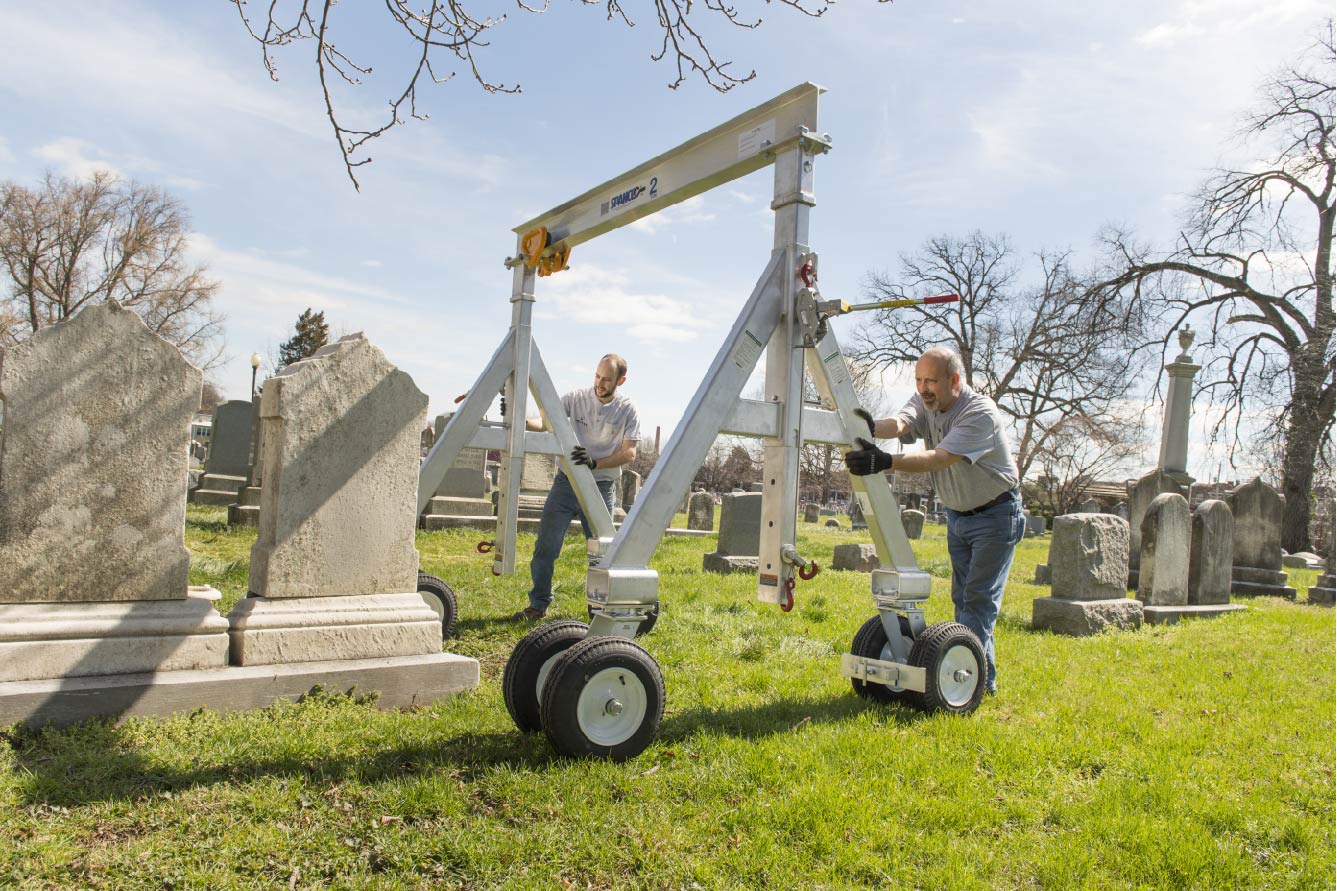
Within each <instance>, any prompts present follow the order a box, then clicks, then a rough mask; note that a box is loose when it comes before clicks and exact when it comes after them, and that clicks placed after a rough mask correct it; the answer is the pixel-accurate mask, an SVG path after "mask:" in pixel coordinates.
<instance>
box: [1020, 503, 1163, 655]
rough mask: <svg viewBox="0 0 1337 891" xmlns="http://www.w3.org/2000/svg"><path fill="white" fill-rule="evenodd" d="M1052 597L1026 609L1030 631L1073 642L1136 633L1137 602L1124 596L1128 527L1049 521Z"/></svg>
mask: <svg viewBox="0 0 1337 891" xmlns="http://www.w3.org/2000/svg"><path fill="white" fill-rule="evenodd" d="M1046 569H1047V570H1048V571H1049V574H1050V578H1052V580H1053V594H1052V596H1049V597H1039V598H1036V599H1035V601H1033V603H1032V605H1031V625H1032V627H1034V628H1036V629H1038V630H1047V631H1053V632H1054V633H1056V634H1066V635H1070V636H1073V637H1084V636H1087V635H1091V634H1096V633H1098V632H1099V631H1101V630H1102V629H1104V628H1106V627H1114V628H1123V629H1128V628H1137V627H1139V626H1141V624H1142V617H1143V606H1142V604H1141V602H1139V601H1137V600H1133V599H1131V598H1129V597H1128V596H1127V589H1126V588H1125V587H1124V586H1125V584H1126V583H1127V579H1128V523H1127V522H1126V521H1124V520H1122V519H1120V518H1119V517H1115V516H1112V515H1109V514H1065V515H1063V516H1060V517H1055V518H1054V528H1053V538H1052V539H1051V541H1050V545H1049V565H1048V566H1047V567H1046Z"/></svg>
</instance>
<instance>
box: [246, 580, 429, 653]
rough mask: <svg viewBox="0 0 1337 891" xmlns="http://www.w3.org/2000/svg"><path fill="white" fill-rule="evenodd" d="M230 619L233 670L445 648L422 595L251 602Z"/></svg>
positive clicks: (371, 595)
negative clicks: (252, 666) (242, 667)
mask: <svg viewBox="0 0 1337 891" xmlns="http://www.w3.org/2000/svg"><path fill="white" fill-rule="evenodd" d="M227 620H228V622H229V623H230V626H231V627H230V629H229V631H228V635H229V636H230V637H231V657H230V659H229V660H228V661H229V662H231V664H233V665H281V664H290V663H294V662H317V661H323V660H327V659H329V658H330V657H334V658H336V659H376V658H382V657H392V656H415V655H424V654H429V653H435V652H438V651H440V649H441V620H440V618H439V617H438V616H437V614H436V612H435V611H434V610H433V609H432V608H431V607H430V606H428V605H427V603H426V602H425V601H424V600H423V598H422V595H421V594H419V593H418V592H416V591H411V592H405V593H402V594H354V595H348V596H344V597H292V598H268V597H245V598H242V599H241V600H240V601H238V603H237V605H236V606H235V607H233V609H232V612H230V613H228V617H227Z"/></svg>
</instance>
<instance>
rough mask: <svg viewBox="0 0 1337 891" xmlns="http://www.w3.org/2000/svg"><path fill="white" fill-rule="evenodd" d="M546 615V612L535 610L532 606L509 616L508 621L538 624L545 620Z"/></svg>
mask: <svg viewBox="0 0 1337 891" xmlns="http://www.w3.org/2000/svg"><path fill="white" fill-rule="evenodd" d="M545 613H546V610H541V609H534V607H532V606H527V607H525V608H524V609H522V610H520V611H519V612H518V613H512V614H511V615H509V616H507V617H506V621H508V622H537V621H538V620H539V619H541V618H543V616H544V614H545Z"/></svg>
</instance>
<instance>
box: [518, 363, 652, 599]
mask: <svg viewBox="0 0 1337 891" xmlns="http://www.w3.org/2000/svg"><path fill="white" fill-rule="evenodd" d="M626 381H627V361H626V360H625V359H623V358H622V357H621V356H618V355H615V354H613V353H609V354H608V355H606V356H604V357H603V358H602V359H600V360H599V365H598V367H597V368H596V369H595V372H594V386H593V387H590V388H588V389H584V390H573V391H572V392H570V393H567V394H566V395H565V396H563V397H562V409H563V410H564V411H565V412H566V416H567V417H568V418H570V420H571V426H572V428H574V430H575V433H576V442H577V443H579V445H577V446H576V447H575V448H574V449H572V451H571V460H572V461H574V462H575V463H576V464H583V465H585V466H586V467H588V468H589V469H590V471H591V472H593V474H594V482H595V484H596V485H598V487H599V494H601V495H602V496H603V499H604V504H605V505H606V506H607V507H608V512H609V514H612V512H613V486H614V485H616V484H617V481H618V478H619V477H621V476H622V466H623V465H624V464H630V463H631V462H632V461H634V460H635V459H636V443H638V442H639V441H640V439H641V424H640V419H639V418H638V417H637V414H636V406H635V405H633V404H632V402H631V400H630V399H628V398H627V397H626V396H624V395H622V394H621V393H619V392H618V387H620V386H622V385H623V384H624V383H626ZM525 424H526V427H527V428H528V429H530V430H542V429H543V422H542V421H539V420H537V419H530V420H527V421H526V422H525ZM577 517H579V518H580V526H581V529H583V530H584V532H585V537H586V538H589V537H590V527H589V523H588V522H586V520H585V515H584V513H583V512H582V511H581V509H580V502H579V501H578V500H576V493H575V490H574V489H572V488H571V481H570V480H569V479H567V477H566V474H565V473H564V472H562V471H561V470H558V471H557V476H556V478H555V479H553V481H552V489H551V490H550V491H549V492H548V500H547V501H546V502H544V504H543V517H542V519H540V520H539V532H538V540H537V541H536V542H535V543H534V556H533V557H532V558H531V559H530V561H529V574H530V577H531V579H532V580H533V587H532V588H531V589H530V591H529V606H527V607H525V608H524V609H522V610H520V611H519V612H517V613H515V614H513V615H512V616H511V617H510V618H511V621H513V622H536V621H538V620H539V619H541V618H543V616H544V614H545V613H547V611H548V606H549V605H550V604H551V603H552V574H553V566H554V564H555V563H556V562H557V557H558V555H560V554H561V552H562V539H563V538H564V537H565V536H566V530H567V528H568V527H569V526H570V525H571V521H572V520H573V519H575V518H577Z"/></svg>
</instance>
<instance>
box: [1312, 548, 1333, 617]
mask: <svg viewBox="0 0 1337 891" xmlns="http://www.w3.org/2000/svg"><path fill="white" fill-rule="evenodd" d="M1334 601H1337V585H1334V575H1333V559H1332V554H1329V555H1328V559H1327V561H1326V562H1325V564H1324V573H1323V575H1321V576H1319V577H1318V581H1316V582H1315V583H1314V584H1312V585H1310V586H1309V599H1308V600H1307V601H1306V603H1309V604H1312V605H1314V606H1332V605H1333V603H1334Z"/></svg>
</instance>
